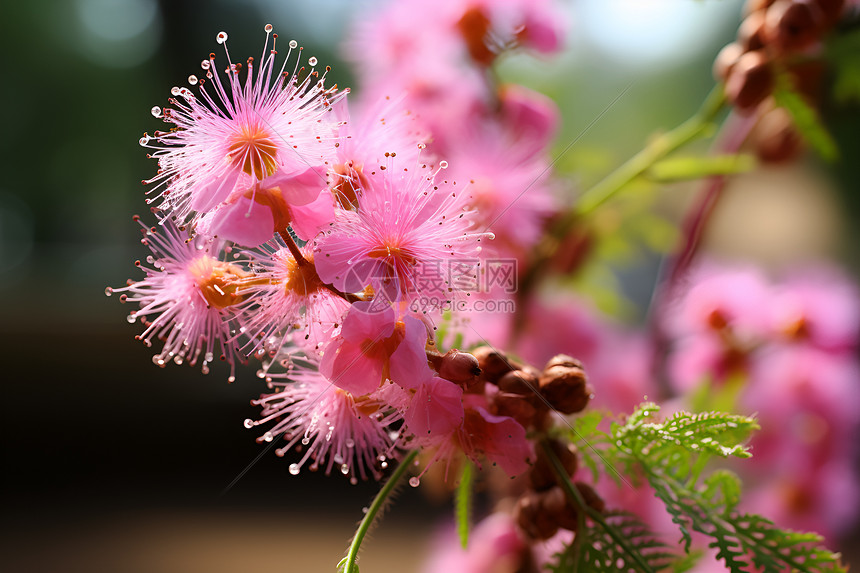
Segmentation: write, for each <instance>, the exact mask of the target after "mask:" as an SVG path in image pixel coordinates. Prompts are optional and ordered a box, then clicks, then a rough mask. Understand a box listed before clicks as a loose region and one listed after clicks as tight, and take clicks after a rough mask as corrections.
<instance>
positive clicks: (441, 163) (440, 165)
mask: <svg viewBox="0 0 860 573" xmlns="http://www.w3.org/2000/svg"><path fill="white" fill-rule="evenodd" d="M439 167H441V168H442V169H448V162H447V161H440V162H439Z"/></svg>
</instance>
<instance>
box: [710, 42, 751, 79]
mask: <svg viewBox="0 0 860 573" xmlns="http://www.w3.org/2000/svg"><path fill="white" fill-rule="evenodd" d="M743 54H744V49H743V47H742V46H741V45H740V44H738V43H736V42H732V43H731V44H729V45H728V46H726V47H724V48H723V49H722V50H720V53H719V54H717V59H715V60H714V79H716V80H718V81H721V80H725V79H726V78H727V77H729V72H731V70H732V68H733V67H734V66H735V64H736V63H737V61H738V59H739V58H740V57H741V56H742V55H743Z"/></svg>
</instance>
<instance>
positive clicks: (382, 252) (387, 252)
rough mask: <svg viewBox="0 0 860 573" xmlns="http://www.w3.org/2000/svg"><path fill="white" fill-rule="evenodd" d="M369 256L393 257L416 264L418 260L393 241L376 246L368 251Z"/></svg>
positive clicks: (378, 257)
mask: <svg viewBox="0 0 860 573" xmlns="http://www.w3.org/2000/svg"><path fill="white" fill-rule="evenodd" d="M367 256H368V257H370V258H372V259H388V258H393V259H395V261H397V262H401V263H406V264H408V265H414V264H415V263H416V262H417V260H416V259H415V257H413V256H412V255H410V254H409V252H408V251H407V250H406V249H404V248H402V247H401V246H400V245H397V244H395V243H394V242H393V241H386V242H385V244H383V245H379V246H378V247H374V248H372V249H370V251H368V253H367Z"/></svg>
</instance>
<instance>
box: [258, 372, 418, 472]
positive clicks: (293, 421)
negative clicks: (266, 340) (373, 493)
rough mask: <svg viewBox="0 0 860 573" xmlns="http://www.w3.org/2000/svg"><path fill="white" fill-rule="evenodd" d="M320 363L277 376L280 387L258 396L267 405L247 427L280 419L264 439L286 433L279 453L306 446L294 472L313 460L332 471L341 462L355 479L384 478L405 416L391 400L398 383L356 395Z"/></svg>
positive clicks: (341, 467) (274, 383)
mask: <svg viewBox="0 0 860 573" xmlns="http://www.w3.org/2000/svg"><path fill="white" fill-rule="evenodd" d="M314 366H315V364H314V363H313V362H307V363H304V364H302V365H300V366H298V367H295V364H294V365H293V367H291V370H290V371H289V372H287V374H286V375H285V376H284V377H285V378H288V379H287V380H273V381H271V382H270V384H271V386H273V387H275V388H276V389H277V390H278V391H277V392H274V393H272V394H264V395H263V396H261V397H260V399H259V400H252V402H251V403H252V404H254V405H259V406H262V408H263V409H262V412H261V418H260V419H259V420H250V419H248V420H245V427H246V428H253V427H255V426H259V425H262V424H266V423H268V422H271V421H274V422H275V425H274V426H272V427H271V428H270V429H269V430H268V431H267V432H266V433H265V434H263V435H262V436H261V437H260V438H259V439H258V441H266V442H271V441H272V440H274V439H276V438H278V437H283V440H284V441H286V442H287V445H285V446H283V447H281V448H278V449H277V450H276V454H277V455H279V456H284V455H285V454H286V453H287V452H288V451H289V450H290V449H292V448H294V447H296V448H297V450H301V451H303V454H302V457H301V459H300V460H299V461H298V462H295V463H293V464H290V468H289V471H290V473H291V474H293V475H296V474H298V473H299V471H301V468H302V467H303V466H304V465H305V464H306V463H307V462H308V461H309V460H310V462H311V464H310V466H309V467H310V469H311V470H312V471H314V470H316V469H317V468H320V467H322V468H324V470H325V473H326V474H329V473H331V471H332V469H334V468H337V470H338V471H339V472H340V473H342V474H344V475H351V478H350V479H351V481H352V482H353V483H356V482H357V480H358V478H361V479H363V480H364V479H368V477H373V478H374V479H380V478H381V477H382V472H381V469H383V468H384V467H385V462H384V460H385V458H386V456H390V455H391V452H392V450H393V443H394V442H393V440H394V439H396V435H397V432H396V430H395V425H396V423H397V422H398V421H399V420H400V419H401V415H400V413H399V411H398V410H397V409H396V408H392V407H391V406H390V405H389V404H388V403H387V398H386V394H387V393H389V392H390V391H392V390H394V389H392V388H388V389H386V390H385V391H380V392H377V393H374V394H371V395H368V396H362V397H356V396H353V395H352V394H350V393H349V392H347V391H345V390H342V389H340V388H338V387H336V386H335V385H334V383H333V382H332V381H331V380H329V379H328V378H326V377H325V376H323V375H322V374H320V373H319V372H317V371H316V370H314ZM389 386H391V385H389ZM401 392H402V391H401ZM388 399H390V398H388ZM392 436H394V437H392ZM298 446H300V447H298ZM380 461H382V464H380Z"/></svg>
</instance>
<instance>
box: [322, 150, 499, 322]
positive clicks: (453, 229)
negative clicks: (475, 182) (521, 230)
mask: <svg viewBox="0 0 860 573" xmlns="http://www.w3.org/2000/svg"><path fill="white" fill-rule="evenodd" d="M440 165H441V166H442V167H446V166H447V164H446V163H444V162H443V163H441V164H440ZM425 167H426V165H421V166H418V169H415V166H408V167H405V168H401V167H400V166H399V165H398V164H397V163H396V162H395V160H394V159H390V163H389V165H388V168H387V169H385V170H382V169H381V168H380V170H373V171H370V172H369V173H368V172H365V173H364V175H365V176H366V178H367V186H366V188H363V189H361V190H360V193H359V197H358V209H357V210H356V211H355V212H353V211H339V212H338V213H337V217H336V220H335V224H334V225H333V226H332V228H331V229H330V230H328V231H327V232H326V234H325V235H324V236H322V237H321V238H319V239H317V240H316V247H315V249H314V253H315V260H316V265H317V270H318V272H319V276H320V278H322V279H323V280H324V281H326V282H329V283H331V284H333V285H334V286H336V287H337V288H338V289H340V290H342V291H345V292H358V291H361V290H363V289H364V288H365V287H367V286H370V287H372V289H373V290H374V292H376V293H380V292H384V293H385V294H386V295H387V296H389V297H390V298H391V299H393V300H400V299H401V298H403V297H406V296H410V297H412V298H413V299H414V298H415V297H416V296H418V295H423V296H424V297H425V301H424V302H425V304H422V307H423V308H422V309H421V310H425V311H426V310H427V309H430V310H436V309H438V307H440V306H442V305H444V304H446V303H447V302H449V301H450V300H451V299H452V297H453V296H456V295H457V294H458V293H457V284H456V283H457V282H459V281H461V280H466V279H469V278H471V279H472V280H473V281H475V280H477V272H478V263H479V262H480V260H479V258H478V257H479V253H480V251H481V247H480V243H481V241H482V240H484V239H489V238H492V234H491V233H474V232H471V228H472V219H473V218H474V216H475V213H474V212H473V211H470V210H468V209H467V208H466V204H467V202H468V201H469V194H468V190H467V189H463V188H462V187H463V186H462V185H458V184H457V183H456V182H454V181H449V180H447V179H445V180H442V181H440V180H438V179H440V177H439V176H438V171H437V172H436V173H427V172H425V171H423V168H425ZM434 177H436V179H435V180H434ZM461 262H470V263H471V264H472V267H471V270H468V269H467V270H465V271H463V276H460V275H459V274H458V275H456V276H455V275H452V273H451V272H450V269H451V265H452V264H453V263H458V264H459V263H461ZM458 268H462V267H458ZM470 273H471V274H470Z"/></svg>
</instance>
